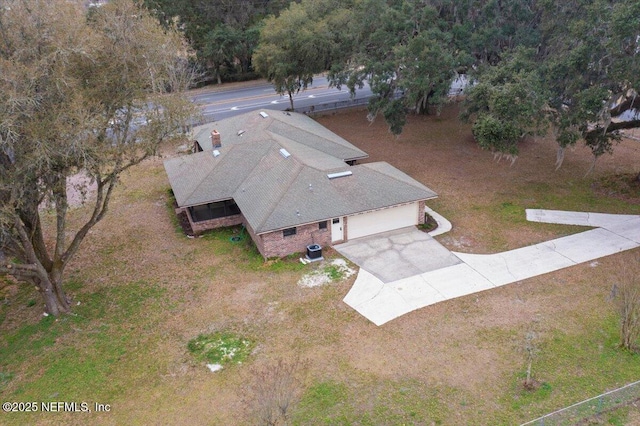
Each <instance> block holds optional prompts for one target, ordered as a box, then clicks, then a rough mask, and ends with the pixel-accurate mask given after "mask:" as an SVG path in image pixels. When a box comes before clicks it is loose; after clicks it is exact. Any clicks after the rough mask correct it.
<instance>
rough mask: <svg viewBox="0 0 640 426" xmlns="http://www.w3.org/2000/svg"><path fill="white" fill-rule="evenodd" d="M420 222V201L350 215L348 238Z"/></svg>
mask: <svg viewBox="0 0 640 426" xmlns="http://www.w3.org/2000/svg"><path fill="white" fill-rule="evenodd" d="M417 224H418V203H412V204H405V205H403V206H398V207H390V208H388V209H382V210H376V211H374V212H370V213H363V214H358V215H355V216H349V218H348V219H347V238H348V239H352V238H359V237H364V236H366V235H371V234H377V233H379V232H385V231H391V230H392V229H398V228H404V227H407V226H412V225H417Z"/></svg>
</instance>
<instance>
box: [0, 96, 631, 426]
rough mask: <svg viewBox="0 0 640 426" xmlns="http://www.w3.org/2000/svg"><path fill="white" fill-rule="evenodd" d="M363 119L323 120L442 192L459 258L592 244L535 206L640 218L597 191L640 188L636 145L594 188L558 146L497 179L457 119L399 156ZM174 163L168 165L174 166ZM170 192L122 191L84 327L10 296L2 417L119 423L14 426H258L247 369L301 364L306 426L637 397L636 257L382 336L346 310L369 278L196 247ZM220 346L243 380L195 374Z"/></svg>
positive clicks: (163, 188) (466, 416)
mask: <svg viewBox="0 0 640 426" xmlns="http://www.w3.org/2000/svg"><path fill="white" fill-rule="evenodd" d="M365 115H366V114H365V113H364V112H362V111H351V112H345V113H341V114H337V115H333V116H324V117H320V118H319V119H318V120H319V121H320V122H321V123H322V124H323V125H325V126H327V127H328V128H329V129H331V130H333V131H334V132H336V133H338V134H339V135H341V136H343V137H345V138H346V139H347V140H349V141H351V142H352V143H354V144H355V145H357V146H358V147H360V148H362V149H363V150H364V151H366V152H368V153H369V154H370V161H388V162H389V163H391V164H392V165H394V166H396V167H398V168H399V169H401V170H403V171H405V172H406V173H408V174H409V175H411V176H413V177H414V178H416V179H417V180H419V181H420V182H422V183H424V184H425V185H427V186H429V187H430V188H432V189H433V190H435V191H436V192H437V193H438V194H440V197H439V198H438V199H437V200H435V201H434V202H432V203H430V206H431V207H432V208H434V209H435V210H436V211H438V212H439V213H441V214H443V215H444V216H446V217H447V218H448V219H449V220H451V222H452V223H453V226H454V228H453V230H452V231H451V232H450V233H449V234H445V235H443V236H441V237H439V241H441V242H442V243H443V244H444V245H445V246H447V247H449V248H451V249H455V250H457V251H466V252H474V253H488V252H496V251H502V250H508V249H513V248H517V247H521V246H524V245H529V244H532V243H536V242H540V241H544V240H546V239H549V238H553V237H557V236H560V235H566V234H569V233H574V232H578V231H580V229H576V228H574V227H567V226H558V225H545V224H535V223H528V222H526V220H525V219H524V209H525V208H548V209H579V210H585V211H600V212H610V213H633V214H640V192H639V191H638V189H637V188H635V189H634V188H632V189H631V191H630V192H627V193H621V192H620V191H616V190H615V188H614V187H612V186H610V185H608V184H603V183H602V182H604V181H603V180H602V179H603V178H604V177H607V176H612V175H619V174H624V173H638V172H639V171H640V143H639V142H636V141H631V140H625V141H623V142H622V143H621V144H620V145H619V146H617V147H616V150H615V153H614V155H612V156H608V155H607V156H605V157H603V158H601V159H600V160H599V161H598V164H597V165H596V169H595V172H594V173H593V174H592V175H590V176H588V177H586V178H585V173H586V171H587V170H588V169H589V167H590V164H591V163H590V162H591V157H590V155H589V152H587V151H586V150H585V149H583V148H582V147H577V148H576V149H575V150H573V151H571V152H568V153H567V155H566V159H565V164H564V165H563V167H562V168H561V169H560V170H558V171H555V170H554V162H555V149H554V145H553V142H551V141H549V140H545V139H537V140H529V141H527V142H526V143H524V145H523V146H522V150H521V155H520V158H519V159H518V160H517V161H516V163H515V164H514V165H511V164H510V163H509V162H505V161H502V162H496V161H495V160H494V158H493V156H492V154H490V153H488V152H484V151H482V150H480V149H479V148H478V147H477V146H476V145H475V143H474V141H473V139H472V136H471V133H470V127H469V126H468V125H466V124H461V123H459V122H458V121H457V119H456V115H457V109H456V108H455V107H450V108H447V109H445V110H444V112H443V114H442V115H441V116H440V117H434V116H424V117H411V119H410V120H409V124H408V126H407V128H406V130H405V132H404V133H403V134H402V136H400V137H399V138H395V137H393V136H392V135H390V134H389V133H388V132H387V130H386V126H385V125H384V123H383V121H382V120H381V119H380V120H378V121H376V122H374V123H373V124H370V123H368V122H367V120H366V118H365ZM174 151H175V149H174V148H172V147H166V149H165V153H164V155H165V157H166V156H169V155H175V154H174ZM167 188H168V181H167V178H166V175H165V173H164V169H163V166H162V159H152V160H149V161H146V162H145V163H143V164H142V165H140V166H139V167H137V168H135V169H134V170H132V171H131V172H129V173H128V174H127V175H126V176H124V177H123V179H122V184H121V185H120V187H119V188H118V191H117V193H116V194H115V198H114V200H113V203H112V207H111V209H110V213H109V215H108V217H107V218H106V219H105V220H104V221H103V222H101V223H100V224H99V225H98V226H96V227H95V229H94V230H93V231H92V233H91V234H90V236H89V237H88V238H87V240H86V241H85V243H84V246H83V248H84V250H83V251H82V252H81V253H80V255H79V256H78V257H77V258H76V259H75V260H74V261H73V263H72V265H71V266H70V268H69V269H68V271H67V274H68V279H69V293H70V295H71V296H72V297H73V298H74V301H76V302H77V303H79V305H78V306H76V309H75V314H76V315H72V316H69V317H65V318H61V319H59V320H57V321H53V320H51V319H46V320H41V318H42V309H41V307H40V301H37V303H36V304H35V305H33V303H29V301H30V300H31V299H34V298H35V297H36V296H35V294H33V293H31V292H30V290H29V289H18V290H16V288H15V287H13V286H10V287H11V288H8V287H7V288H5V289H4V292H5V296H4V300H5V303H4V304H3V305H2V307H1V308H0V309H1V310H0V332H1V333H2V338H0V378H2V375H1V374H2V373H4V374H5V377H8V379H6V380H4V382H3V381H1V380H0V396H1V397H2V398H1V399H2V400H3V401H7V400H16V401H51V400H59V401H88V402H90V403H91V404H93V403H94V402H99V403H107V404H110V405H111V411H110V412H108V413H91V414H90V413H38V414H31V415H29V414H10V415H9V414H5V413H0V423H5V422H6V423H10V424H26V423H31V424H62V423H65V424H88V423H91V424H106V425H111V424H216V425H218V424H219V425H229V424H245V423H246V424H254V423H253V420H251V419H250V417H248V416H249V413H250V409H251V406H252V402H251V400H252V395H250V394H248V393H247V392H248V391H247V389H248V387H247V384H248V383H251V381H252V380H254V377H253V375H252V372H251V371H252V369H253V368H256V367H259V366H265V365H268V364H270V363H273V362H275V361H276V360H278V359H293V358H296V357H298V358H300V359H302V360H306V361H307V362H308V363H307V365H308V368H307V370H306V375H305V376H304V393H303V395H302V401H301V402H300V403H299V404H297V406H295V407H293V408H292V409H291V414H292V422H293V423H294V424H345V425H348V424H362V425H364V424H375V425H377V424H426V425H430V424H445V425H460V424H478V425H484V424H517V423H522V422H524V421H527V420H530V419H532V418H535V417H537V416H539V415H542V414H545V413H547V412H549V411H553V410H555V409H558V408H561V407H563V406H565V405H569V404H571V403H574V402H576V401H579V400H582V399H586V398H588V397H591V396H594V395H597V394H599V393H601V392H603V391H605V390H608V389H612V388H615V387H617V386H620V385H623V384H626V383H628V382H631V381H633V380H637V379H640V363H639V362H638V361H640V358H639V357H638V356H637V355H633V354H629V353H625V352H622V351H619V350H618V349H617V348H616V343H617V334H616V333H617V328H616V318H615V312H614V307H613V304H612V302H611V301H610V298H609V296H610V293H611V288H612V285H613V284H614V282H615V270H616V268H617V267H619V265H620V264H621V262H623V263H625V262H626V263H631V262H633V261H634V259H637V257H636V258H634V255H637V252H638V250H635V252H636V253H633V252H627V253H622V254H619V255H615V256H610V257H608V258H604V259H601V260H599V261H598V262H594V263H592V264H583V265H579V266H576V267H573V268H569V269H565V270H562V271H558V272H555V273H551V274H547V275H544V276H540V277H536V278H532V279H529V280H526V281H523V282H520V283H515V284H511V285H508V286H505V287H502V288H499V289H496V290H492V291H487V292H483V293H480V294H476V295H471V296H467V297H463V298H460V299H455V300H451V301H448V302H445V303H440V304H437V305H435V306H430V307H427V308H424V309H421V310H418V311H416V312H413V313H410V314H408V315H405V316H404V317H401V318H399V319H396V320H394V321H392V322H390V323H388V324H385V325H384V326H382V327H376V326H375V325H373V324H372V323H370V322H368V321H367V320H366V319H364V318H363V317H361V316H360V315H359V314H357V313H356V312H355V311H353V310H351V309H350V308H349V307H348V306H346V305H345V304H344V303H343V302H342V298H343V297H344V295H345V294H346V293H347V292H348V290H349V288H350V286H351V284H352V282H353V279H354V278H350V279H349V280H347V281H345V282H341V283H336V284H333V285H329V286H324V287H318V288H301V287H299V286H297V285H296V282H297V281H298V279H299V278H300V276H301V274H302V273H304V271H305V269H302V270H301V269H300V268H298V267H297V265H296V264H295V263H294V262H291V261H285V262H280V263H278V264H275V265H263V263H262V261H261V260H260V259H259V258H258V257H257V256H256V254H255V251H253V250H252V249H251V248H250V247H248V246H247V245H245V244H244V243H239V244H238V243H231V242H230V241H229V239H228V236H229V235H230V234H228V233H227V234H224V233H223V234H212V235H208V236H206V237H204V238H196V239H188V238H186V237H185V236H183V235H181V234H180V233H178V232H177V231H176V230H175V226H174V224H173V221H172V214H171V211H170V209H169V208H168V207H167V198H168V195H167ZM612 188H614V189H612ZM75 214H76V215H78V216H80V215H81V211H80V210H79V211H77V212H76V213H75ZM245 241H246V240H245ZM329 253H330V254H331V252H329ZM333 256H335V254H333ZM632 267H637V265H632ZM639 273H640V270H639ZM0 291H1V290H0ZM30 305H33V306H30ZM25 324H27V325H28V326H25ZM25 327H27V328H25ZM217 330H232V331H234V332H236V333H238V334H241V335H243V336H247V337H249V338H251V339H253V340H254V341H255V342H256V349H255V351H254V353H253V354H252V355H251V357H250V358H249V360H248V361H247V363H246V364H242V365H235V366H231V367H229V368H227V369H225V370H223V371H221V372H218V373H215V374H214V373H211V372H209V371H208V370H207V369H206V367H205V366H204V365H203V364H201V363H198V362H196V361H194V359H193V357H192V356H191V354H190V353H189V352H188V351H187V342H188V341H189V340H190V339H192V338H194V337H195V336H197V335H198V334H201V333H208V332H213V331H217ZM528 331H534V332H535V333H536V336H537V337H536V345H537V347H538V352H537V355H536V358H535V359H534V363H533V373H534V377H535V378H536V380H538V381H539V383H541V384H542V385H541V386H540V388H539V389H538V390H537V391H533V392H527V391H524V390H523V389H522V386H521V385H520V383H521V381H522V379H523V376H522V373H523V372H524V370H525V367H526V356H525V351H524V337H525V334H526V333H527V332H528ZM2 356H4V359H2Z"/></svg>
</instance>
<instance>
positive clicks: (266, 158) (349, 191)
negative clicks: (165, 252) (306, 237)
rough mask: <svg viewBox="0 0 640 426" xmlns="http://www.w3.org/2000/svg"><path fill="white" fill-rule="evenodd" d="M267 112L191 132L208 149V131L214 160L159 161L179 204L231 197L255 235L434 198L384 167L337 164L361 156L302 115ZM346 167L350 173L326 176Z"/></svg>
mask: <svg viewBox="0 0 640 426" xmlns="http://www.w3.org/2000/svg"><path fill="white" fill-rule="evenodd" d="M269 115H270V116H269V117H268V118H262V117H261V116H260V115H259V114H258V112H251V113H247V114H243V115H240V116H236V117H233V118H230V119H226V120H222V121H220V122H216V123H211V124H208V125H205V126H201V127H200V128H196V129H194V133H193V134H194V135H195V136H196V137H198V138H199V139H198V141H199V142H200V144H201V146H203V144H205V142H206V140H209V146H210V145H211V143H210V139H209V137H208V136H209V134H210V132H211V130H212V129H214V128H215V129H216V130H218V131H219V132H220V135H221V140H222V147H221V148H219V149H218V150H219V152H220V155H219V156H218V157H214V156H213V155H212V152H211V151H204V152H200V153H197V154H190V155H185V156H181V157H176V158H172V159H169V160H167V161H165V170H166V171H167V175H168V177H169V182H170V183H171V187H172V189H173V191H174V194H175V197H176V201H177V203H178V205H179V206H180V207H189V206H194V205H199V204H206V203H210V202H213V201H219V200H223V199H230V198H233V199H234V200H235V202H236V203H237V205H238V207H239V208H240V210H241V211H242V213H243V214H244V216H245V218H246V219H247V221H248V222H249V224H250V225H251V227H252V228H253V229H254V231H255V232H256V233H258V234H260V233H265V232H269V231H274V230H278V229H283V228H289V227H293V226H297V225H301V224H305V223H311V222H317V221H321V220H327V219H331V218H335V217H339V216H347V215H351V214H355V213H361V212H365V211H370V210H376V209H380V208H384V207H389V206H393V205H397V204H403V203H408V202H413V201H418V200H426V199H429V198H434V197H436V196H437V194H436V193H435V192H433V191H432V190H430V189H429V188H427V187H426V186H424V185H422V184H421V183H419V182H418V181H416V180H415V179H413V178H411V177H410V176H408V175H406V174H405V173H403V172H401V171H400V170H398V169H396V168H395V167H393V166H391V165H390V164H387V163H384V162H378V163H369V164H360V165H356V166H348V165H347V164H346V163H345V162H344V160H352V159H362V158H366V157H367V154H366V153H365V152H364V151H362V150H360V149H358V148H356V147H355V146H353V145H351V144H350V143H349V142H347V141H346V140H344V139H342V138H341V137H339V136H338V135H336V134H334V133H332V132H331V131H329V130H328V129H326V128H325V127H323V126H322V125H320V124H318V123H317V122H315V121H314V120H312V119H311V118H309V117H307V116H304V115H301V114H296V113H290V114H284V113H282V112H279V111H269ZM240 130H244V132H243V133H242V136H238V132H239V131H240ZM281 148H285V149H286V150H287V151H288V152H289V153H290V154H291V156H290V157H288V158H284V157H283V156H282V155H281V154H280V149H281ZM347 170H348V171H351V172H352V174H351V175H350V176H345V177H341V178H336V179H329V178H328V177H327V174H328V173H333V172H341V171H347Z"/></svg>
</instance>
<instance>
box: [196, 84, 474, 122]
mask: <svg viewBox="0 0 640 426" xmlns="http://www.w3.org/2000/svg"><path fill="white" fill-rule="evenodd" d="M466 85H467V79H466V78H465V77H464V76H462V77H458V78H456V79H455V80H453V82H452V83H451V89H450V90H449V95H451V96H454V95H458V94H460V93H461V92H462V89H463V88H464V87H465V86H466ZM371 95H372V93H371V88H370V87H369V85H368V84H365V86H364V87H363V88H362V89H358V90H356V94H355V96H354V97H353V98H352V97H351V94H350V93H349V90H348V89H347V88H346V87H342V89H341V90H338V89H337V88H335V87H329V82H328V81H327V78H326V77H325V76H322V75H318V76H316V77H315V78H314V79H313V84H312V85H311V86H309V88H308V89H307V90H303V91H301V92H299V93H297V94H296V95H294V96H293V106H294V107H295V108H296V110H298V109H305V108H309V107H311V106H314V107H315V106H319V105H322V104H332V103H335V102H342V101H348V100H354V101H362V102H366V99H369V98H370V97H371ZM191 99H192V100H193V101H194V102H195V103H197V104H200V105H201V106H202V114H203V116H204V117H203V121H204V122H210V121H218V120H222V119H223V118H228V117H232V116H234V115H238V114H242V113H245V112H248V111H254V110H257V109H275V110H280V111H282V110H285V109H287V108H289V97H288V96H287V95H285V96H280V95H278V94H277V93H276V91H275V90H274V89H273V86H272V85H271V84H270V83H266V82H265V83H263V84H258V85H254V84H251V85H250V87H244V88H242V87H241V88H233V89H228V90H221V91H220V90H210V91H206V92H202V91H200V93H198V94H197V95H192V96H191Z"/></svg>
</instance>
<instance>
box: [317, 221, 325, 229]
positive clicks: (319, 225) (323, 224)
mask: <svg viewBox="0 0 640 426" xmlns="http://www.w3.org/2000/svg"><path fill="white" fill-rule="evenodd" d="M318 229H327V221H326V220H325V221H323V222H320V223H318Z"/></svg>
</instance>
